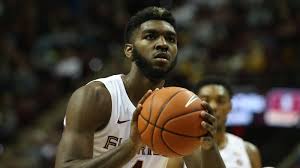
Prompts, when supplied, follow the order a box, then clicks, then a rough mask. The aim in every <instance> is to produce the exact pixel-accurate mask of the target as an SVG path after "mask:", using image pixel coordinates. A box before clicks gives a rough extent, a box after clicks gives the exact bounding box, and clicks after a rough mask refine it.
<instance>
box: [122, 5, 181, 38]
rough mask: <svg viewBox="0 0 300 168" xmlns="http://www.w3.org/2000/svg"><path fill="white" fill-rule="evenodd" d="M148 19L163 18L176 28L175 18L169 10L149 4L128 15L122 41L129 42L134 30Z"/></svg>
mask: <svg viewBox="0 0 300 168" xmlns="http://www.w3.org/2000/svg"><path fill="white" fill-rule="evenodd" d="M148 20H163V21H166V22H168V23H170V24H171V25H172V26H173V27H174V29H176V23H175V19H174V17H173V15H172V13H171V12H170V11H169V10H167V9H166V8H162V7H156V6H150V7H147V8H144V9H143V10H141V11H138V12H137V13H136V14H135V15H133V16H132V17H130V19H129V21H128V23H127V25H126V28H125V33H124V42H125V43H129V42H130V40H131V36H132V33H133V32H134V30H136V28H138V27H139V26H140V25H141V24H142V23H144V22H146V21H148Z"/></svg>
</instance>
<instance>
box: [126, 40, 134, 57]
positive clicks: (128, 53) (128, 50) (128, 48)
mask: <svg viewBox="0 0 300 168" xmlns="http://www.w3.org/2000/svg"><path fill="white" fill-rule="evenodd" d="M124 53H125V56H126V58H128V59H130V60H132V53H133V45H132V44H130V43H126V44H125V46H124Z"/></svg>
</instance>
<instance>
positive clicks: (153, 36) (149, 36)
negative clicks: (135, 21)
mask: <svg viewBox="0 0 300 168" xmlns="http://www.w3.org/2000/svg"><path fill="white" fill-rule="evenodd" d="M144 38H145V39H147V40H154V39H155V35H154V34H152V33H149V34H146V35H145V37H144Z"/></svg>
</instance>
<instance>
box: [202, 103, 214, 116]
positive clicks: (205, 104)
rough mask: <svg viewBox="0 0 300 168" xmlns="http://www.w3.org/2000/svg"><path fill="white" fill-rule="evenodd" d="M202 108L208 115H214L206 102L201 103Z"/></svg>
mask: <svg viewBox="0 0 300 168" xmlns="http://www.w3.org/2000/svg"><path fill="white" fill-rule="evenodd" d="M201 105H202V107H203V108H204V109H205V110H206V111H207V112H208V113H209V114H212V115H213V114H214V111H213V109H212V108H211V107H210V105H209V104H208V103H207V102H206V101H201Z"/></svg>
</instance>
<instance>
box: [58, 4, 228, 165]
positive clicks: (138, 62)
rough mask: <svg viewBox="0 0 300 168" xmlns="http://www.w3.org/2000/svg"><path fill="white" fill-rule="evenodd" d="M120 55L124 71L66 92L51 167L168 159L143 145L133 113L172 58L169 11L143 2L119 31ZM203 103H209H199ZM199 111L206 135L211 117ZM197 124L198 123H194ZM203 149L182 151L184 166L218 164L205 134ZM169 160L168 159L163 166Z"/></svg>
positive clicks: (211, 125) (173, 45)
mask: <svg viewBox="0 0 300 168" xmlns="http://www.w3.org/2000/svg"><path fill="white" fill-rule="evenodd" d="M124 54H125V56H126V57H127V58H128V59H129V60H131V69H130V72H129V73H128V74H126V75H123V74H119V75H113V76H110V77H107V78H100V79H97V80H94V81H92V82H90V83H88V84H87V85H85V86H83V87H81V88H79V89H77V90H76V91H75V92H74V93H73V94H72V96H71V98H70V100H69V103H68V107H67V111H66V118H65V128H64V132H63V134H62V138H61V141H60V143H59V146H58V151H57V157H56V163H55V167H56V168H61V167H70V168H72V167H74V168H75V167H76V168H77V167H84V168H96V167H97V168H101V167H105V168H118V167H126V168H132V167H134V168H141V167H142V168H163V167H166V166H167V164H168V158H166V157H162V156H159V155H158V154H156V153H154V152H153V151H151V150H150V149H149V148H147V147H145V146H144V145H143V144H142V142H141V139H140V137H139V134H138V129H137V118H138V114H139V113H140V111H141V109H142V105H141V104H142V103H143V102H144V100H145V99H146V98H147V97H148V96H149V95H150V94H151V92H152V91H155V89H156V88H161V87H163V85H164V82H165V81H164V79H165V77H166V75H167V74H168V72H169V71H171V70H172V69H173V67H174V66H175V64H176V60H177V56H176V55H177V37H176V31H175V20H174V18H173V16H172V14H171V13H170V12H169V11H168V10H166V9H164V8H159V7H148V8H146V9H144V10H141V11H139V12H138V13H137V14H136V15H134V16H133V17H131V18H130V20H129V22H128V24H127V27H126V30H125V45H124ZM203 106H205V107H206V109H209V106H208V105H207V104H205V103H204V102H203ZM208 112H210V110H209V111H202V113H201V116H202V118H203V119H204V121H203V122H202V123H201V124H202V126H203V127H204V128H205V129H207V130H208V131H209V132H210V133H211V134H213V133H214V132H215V130H216V126H215V125H216V119H215V117H213V116H212V115H211V114H209V113H208ZM199 124H200V123H199ZM201 140H202V141H203V143H211V144H212V145H211V147H210V148H209V149H207V150H196V151H195V152H194V153H193V154H192V155H191V156H186V162H187V163H189V165H190V166H189V167H200V166H199V165H200V164H202V165H204V166H205V167H209V168H214V167H218V168H220V167H224V163H223V161H222V159H221V156H220V154H219V151H218V149H217V147H216V145H215V144H216V143H214V140H213V138H211V136H207V137H204V138H203V139H201ZM171 166H172V162H171V161H170V162H169V166H168V167H171Z"/></svg>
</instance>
